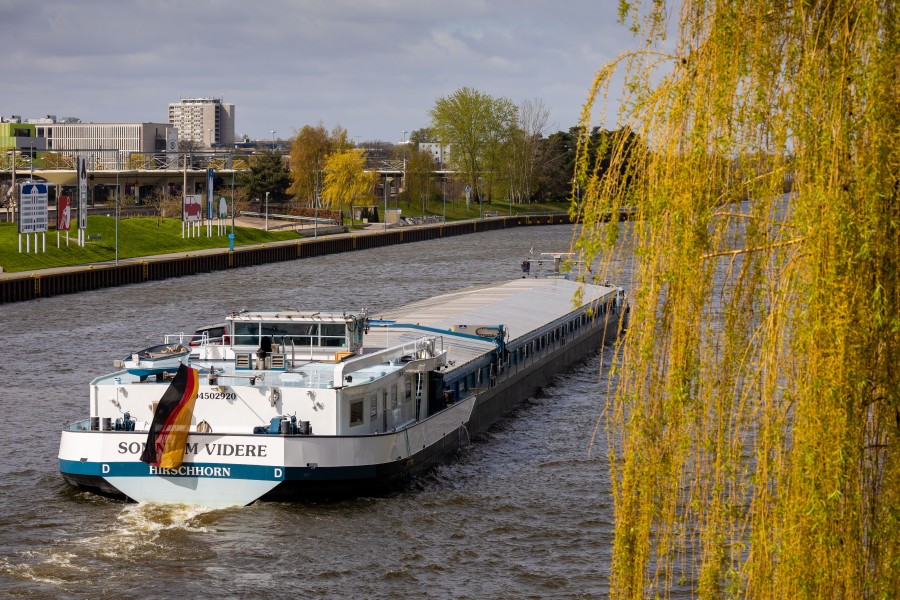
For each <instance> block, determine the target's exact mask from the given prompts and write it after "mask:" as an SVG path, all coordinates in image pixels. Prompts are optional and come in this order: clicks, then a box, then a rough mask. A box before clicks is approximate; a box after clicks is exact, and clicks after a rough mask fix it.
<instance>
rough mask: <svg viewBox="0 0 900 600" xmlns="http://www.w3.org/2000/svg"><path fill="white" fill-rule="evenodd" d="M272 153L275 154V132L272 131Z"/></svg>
mask: <svg viewBox="0 0 900 600" xmlns="http://www.w3.org/2000/svg"><path fill="white" fill-rule="evenodd" d="M272 152H275V130H274V129H273V130H272Z"/></svg>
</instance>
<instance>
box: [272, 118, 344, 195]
mask: <svg viewBox="0 0 900 600" xmlns="http://www.w3.org/2000/svg"><path fill="white" fill-rule="evenodd" d="M352 147H353V145H352V144H351V143H350V139H349V136H348V135H347V130H346V129H343V128H342V127H341V126H340V125H338V126H336V127H335V128H334V129H332V130H331V131H330V132H329V131H328V130H327V129H325V125H324V124H323V123H319V124H318V125H316V126H315V127H313V126H312V125H304V126H303V128H302V129H301V130H300V131H299V132H298V133H297V135H296V136H295V137H294V138H293V139H292V140H291V155H290V167H291V181H292V183H291V186H290V188H288V191H289V192H290V193H291V194H292V195H293V196H294V197H295V198H298V199H301V200H304V199H305V200H306V201H307V202H308V203H309V204H310V205H312V204H313V203H314V202H315V198H316V181H317V173H318V172H319V171H321V170H322V169H323V168H325V159H326V158H328V155H329V154H331V153H332V152H340V151H343V150H347V149H349V148H352Z"/></svg>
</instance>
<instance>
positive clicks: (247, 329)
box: [234, 321, 259, 346]
mask: <svg viewBox="0 0 900 600" xmlns="http://www.w3.org/2000/svg"><path fill="white" fill-rule="evenodd" d="M234 343H235V344H237V345H239V346H259V323H242V322H240V321H238V322H236V323H235V324H234Z"/></svg>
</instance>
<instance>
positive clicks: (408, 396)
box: [406, 377, 412, 400]
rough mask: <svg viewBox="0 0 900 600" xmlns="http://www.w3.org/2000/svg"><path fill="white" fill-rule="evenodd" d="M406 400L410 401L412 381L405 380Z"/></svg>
mask: <svg viewBox="0 0 900 600" xmlns="http://www.w3.org/2000/svg"><path fill="white" fill-rule="evenodd" d="M406 399H407V400H411V399H412V379H410V378H408V377H407V378H406Z"/></svg>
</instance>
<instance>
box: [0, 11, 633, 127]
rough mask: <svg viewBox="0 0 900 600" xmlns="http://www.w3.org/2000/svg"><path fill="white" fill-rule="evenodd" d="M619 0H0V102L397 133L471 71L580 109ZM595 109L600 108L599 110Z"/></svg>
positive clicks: (12, 110) (619, 35)
mask: <svg viewBox="0 0 900 600" xmlns="http://www.w3.org/2000/svg"><path fill="white" fill-rule="evenodd" d="M617 4H618V3H617V2H616V1H614V0H549V1H545V0H444V1H439V2H437V1H431V0H357V1H351V0H85V1H80V0H79V1H77V2H75V1H72V0H46V1H41V0H33V1H28V0H0V27H2V29H0V31H2V39H3V49H2V50H0V53H2V59H0V74H2V81H3V83H2V84H0V86H2V87H0V89H2V93H0V115H2V116H3V117H5V118H8V117H9V116H10V115H21V116H22V117H23V118H25V119H28V118H38V117H43V116H45V115H48V114H53V115H57V116H58V117H63V116H66V117H77V118H79V119H81V120H82V121H84V122H90V121H93V122H162V123H164V122H166V121H167V110H168V104H169V103H170V102H178V101H179V99H180V98H194V97H206V96H213V97H220V98H222V100H223V101H224V102H226V103H229V104H234V105H235V133H236V135H238V136H240V135H243V134H247V135H249V136H250V137H251V138H253V139H269V138H271V137H272V134H271V131H272V130H273V129H274V130H275V132H276V133H275V137H276V138H288V137H290V136H292V135H294V134H295V133H296V131H297V130H298V129H300V128H301V127H302V126H304V125H307V124H310V125H315V124H318V123H319V122H320V121H321V122H323V123H324V124H325V126H326V127H328V128H329V129H330V128H332V127H333V126H335V125H341V126H342V127H344V128H345V129H347V130H348V133H349V135H350V137H351V139H355V138H357V137H358V138H359V139H360V140H362V141H368V140H385V141H391V142H398V141H400V140H401V138H402V136H403V131H404V130H405V131H412V130H414V129H418V128H421V127H425V126H427V125H428V121H429V117H428V111H429V109H430V108H431V107H432V106H433V104H434V101H435V100H436V99H437V98H439V97H442V96H447V95H449V94H451V93H453V92H454V91H455V90H457V89H459V88H461V87H464V86H468V87H471V88H475V89H477V90H479V91H481V92H484V93H488V94H491V95H492V96H503V97H506V98H509V99H510V100H512V101H513V102H514V103H516V104H520V103H521V102H522V101H524V100H535V99H539V100H541V101H542V102H543V103H544V105H545V107H546V108H547V109H549V111H550V125H551V131H556V130H558V129H568V128H569V127H570V126H572V125H575V124H576V123H577V120H578V116H579V113H580V111H581V106H582V104H583V102H584V100H585V98H586V94H587V92H588V89H589V87H590V84H591V80H592V77H593V75H594V73H595V72H596V70H597V69H598V68H599V67H600V66H601V65H602V64H603V63H604V62H605V61H607V60H610V59H612V58H614V57H615V56H616V55H617V54H618V53H619V52H620V51H621V50H623V49H625V48H626V47H627V46H633V45H634V41H633V39H632V37H631V34H630V33H629V32H628V31H627V30H626V28H625V27H624V26H622V25H620V24H619V23H618V22H617V20H616V7H617ZM601 124H602V123H601Z"/></svg>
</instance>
